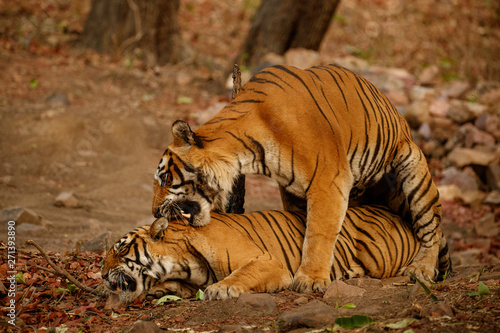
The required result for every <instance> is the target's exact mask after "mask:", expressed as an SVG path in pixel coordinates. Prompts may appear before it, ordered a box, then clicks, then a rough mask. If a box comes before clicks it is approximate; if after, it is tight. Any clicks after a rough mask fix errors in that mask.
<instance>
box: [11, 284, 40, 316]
mask: <svg viewBox="0 0 500 333" xmlns="http://www.w3.org/2000/svg"><path fill="white" fill-rule="evenodd" d="M30 287H31V286H30ZM28 290H29V289H28ZM35 292H36V288H35V289H33V292H32V293H31V296H30V298H29V299H28V301H27V302H26V304H24V305H23V306H21V308H20V309H19V310H18V311H17V313H16V317H17V316H19V314H20V313H21V312H23V310H24V308H25V307H27V306H28V304H30V303H31V300H32V299H33V296H35ZM24 295H26V294H24ZM24 295H23V297H24Z"/></svg>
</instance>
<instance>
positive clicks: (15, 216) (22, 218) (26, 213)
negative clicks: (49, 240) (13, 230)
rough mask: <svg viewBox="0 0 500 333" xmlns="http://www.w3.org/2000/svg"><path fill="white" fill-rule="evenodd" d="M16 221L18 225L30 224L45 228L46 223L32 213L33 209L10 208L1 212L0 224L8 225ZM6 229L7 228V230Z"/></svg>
mask: <svg viewBox="0 0 500 333" xmlns="http://www.w3.org/2000/svg"><path fill="white" fill-rule="evenodd" d="M9 221H15V222H16V225H19V224H22V223H29V224H34V225H41V226H45V225H46V223H45V221H44V220H43V218H42V217H41V216H40V215H38V214H37V213H35V212H34V211H32V210H31V209H27V208H21V207H8V208H4V209H2V210H1V211H0V224H1V225H2V227H3V226H6V225H7V222H9ZM5 229H6V228H5Z"/></svg>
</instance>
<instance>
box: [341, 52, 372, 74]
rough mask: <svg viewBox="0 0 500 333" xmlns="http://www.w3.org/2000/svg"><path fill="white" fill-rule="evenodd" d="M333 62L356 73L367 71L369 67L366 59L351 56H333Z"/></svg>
mask: <svg viewBox="0 0 500 333" xmlns="http://www.w3.org/2000/svg"><path fill="white" fill-rule="evenodd" d="M333 63H334V64H335V65H338V66H342V67H345V68H347V69H349V70H351V71H353V72H356V73H360V72H364V71H367V70H368V69H369V68H370V65H369V64H368V61H366V60H364V59H361V58H358V57H353V56H347V57H342V58H335V59H333Z"/></svg>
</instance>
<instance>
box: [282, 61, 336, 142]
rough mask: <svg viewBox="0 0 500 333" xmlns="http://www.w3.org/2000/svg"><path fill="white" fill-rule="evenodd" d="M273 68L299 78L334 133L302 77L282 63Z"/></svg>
mask: <svg viewBox="0 0 500 333" xmlns="http://www.w3.org/2000/svg"><path fill="white" fill-rule="evenodd" d="M274 68H277V69H280V70H282V71H284V72H286V73H288V74H290V75H292V76H293V77H295V78H296V79H297V80H299V81H300V83H302V85H303V86H304V87H305V88H306V90H307V92H308V93H309V96H311V98H312V100H313V101H314V104H316V107H317V108H318V110H319V112H320V113H321V115H322V116H323V118H324V119H325V121H326V122H327V124H328V126H330V130H331V131H332V134H333V135H335V132H334V131H333V127H332V124H331V123H330V121H329V120H328V118H327V117H326V115H325V113H324V112H323V110H322V109H321V107H320V106H319V104H318V101H317V100H316V98H315V97H314V95H313V93H312V92H311V90H310V89H309V86H308V85H307V84H306V83H305V82H304V80H302V78H301V77H300V76H299V75H297V74H295V73H294V72H292V71H291V70H289V69H288V68H286V67H284V66H282V65H277V66H274Z"/></svg>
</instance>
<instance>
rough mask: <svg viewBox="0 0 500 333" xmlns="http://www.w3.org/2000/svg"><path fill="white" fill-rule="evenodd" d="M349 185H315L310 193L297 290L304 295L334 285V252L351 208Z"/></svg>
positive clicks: (295, 279)
mask: <svg viewBox="0 0 500 333" xmlns="http://www.w3.org/2000/svg"><path fill="white" fill-rule="evenodd" d="M349 189H350V188H349V185H348V183H347V182H346V184H345V185H343V186H342V185H341V184H336V186H332V187H331V188H327V189H323V188H315V187H314V186H311V187H310V189H309V192H308V194H307V207H308V210H307V227H306V233H305V237H304V245H303V247H302V260H301V264H300V267H299V268H298V270H297V271H296V272H295V276H294V282H293V289H294V290H295V291H297V292H300V293H311V292H325V291H326V289H327V288H328V287H329V285H330V282H331V280H330V273H331V269H332V263H333V253H334V248H335V245H336V242H337V238H338V235H339V233H340V230H341V228H342V223H343V221H344V218H345V214H346V211H347V206H348V193H349Z"/></svg>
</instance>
